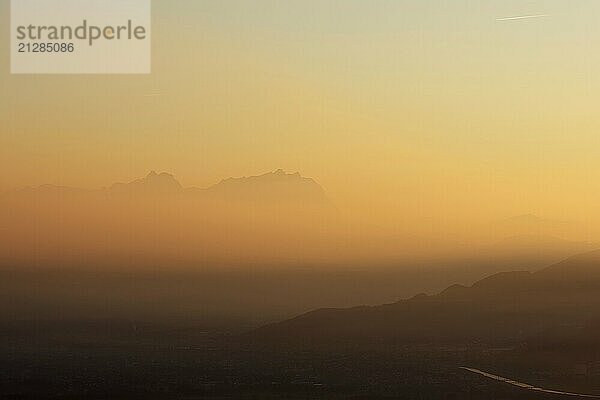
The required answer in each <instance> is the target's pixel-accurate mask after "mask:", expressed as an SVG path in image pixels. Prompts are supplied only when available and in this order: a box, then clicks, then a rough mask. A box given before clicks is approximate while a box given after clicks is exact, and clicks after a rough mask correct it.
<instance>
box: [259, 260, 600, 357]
mask: <svg viewBox="0 0 600 400" xmlns="http://www.w3.org/2000/svg"><path fill="white" fill-rule="evenodd" d="M594 320H600V251H595V252H591V253H586V254H582V255H579V256H575V257H571V258H569V259H567V260H565V261H563V262H561V263H558V264H555V265H553V266H550V267H548V268H545V269H543V270H541V271H538V272H535V273H531V272H519V271H517V272H506V273H500V274H496V275H493V276H490V277H488V278H485V279H483V280H481V281H479V282H477V283H475V284H474V285H472V286H469V287H468V286H462V285H454V286H451V287H449V288H448V289H446V290H444V291H442V292H441V293H439V294H437V295H434V296H428V295H424V294H422V295H419V296H415V297H413V298H411V299H406V300H401V301H398V302H396V303H392V304H386V305H381V306H374V307H368V306H360V307H355V308H348V309H320V310H316V311H312V312H309V313H307V314H304V315H300V316H298V317H296V318H293V319H290V320H286V321H282V322H280V323H276V324H272V325H267V326H265V327H263V328H260V329H258V330H256V331H255V332H252V333H251V334H249V335H248V337H249V338H250V339H251V340H258V341H262V340H266V341H271V342H285V343H289V342H293V343H303V344H306V345H312V344H322V343H328V342H332V341H334V342H372V341H392V342H397V343H449V342H452V343H456V342H460V343H468V342H471V341H487V342H494V341H515V342H517V341H522V340H525V339H526V338H528V337H532V336H535V335H537V334H539V333H540V332H543V331H544V330H548V329H552V328H553V327H557V326H582V325H585V324H588V323H590V321H594ZM599 340H600V339H599Z"/></svg>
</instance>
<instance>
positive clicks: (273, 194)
mask: <svg viewBox="0 0 600 400" xmlns="http://www.w3.org/2000/svg"><path fill="white" fill-rule="evenodd" d="M98 192H103V193H107V194H110V195H128V196H142V195H146V196H147V195H162V196H173V195H177V196H181V195H203V196H205V197H207V198H212V199H218V200H227V201H235V202H240V201H255V202H257V201H261V200H271V201H283V202H297V203H303V204H306V205H316V204H322V205H324V206H327V207H332V204H331V202H330V201H329V199H328V198H327V196H326V194H325V191H324V190H323V188H322V187H321V186H320V185H319V184H318V183H317V182H316V181H315V180H314V179H313V178H307V177H303V176H302V175H300V173H299V172H295V173H287V172H285V171H284V170H283V169H278V170H276V171H273V172H268V173H265V174H262V175H257V176H248V177H239V178H233V177H232V178H227V179H223V180H221V181H220V182H219V183H217V184H214V185H212V186H209V187H207V188H197V187H189V188H184V187H183V186H182V185H181V183H180V182H179V181H178V180H177V179H176V178H175V176H174V175H172V174H170V173H167V172H161V173H157V172H156V171H151V172H150V173H148V174H147V175H146V176H145V177H143V178H139V179H135V180H133V181H130V182H128V183H115V184H113V185H111V186H109V187H108V188H105V189H99V190H86V189H80V188H73V187H66V186H56V185H41V186H37V187H28V188H25V189H21V190H19V191H17V193H19V194H22V195H37V196H40V195H42V196H43V195H61V196H64V195H71V194H93V193H98Z"/></svg>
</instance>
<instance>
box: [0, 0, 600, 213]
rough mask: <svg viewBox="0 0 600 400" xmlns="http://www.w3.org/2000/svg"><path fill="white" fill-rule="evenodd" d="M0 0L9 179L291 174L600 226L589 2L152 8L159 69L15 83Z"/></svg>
mask: <svg viewBox="0 0 600 400" xmlns="http://www.w3.org/2000/svg"><path fill="white" fill-rule="evenodd" d="M0 4H1V5H0V26H1V27H2V28H1V29H0V35H1V36H0V54H2V61H3V62H2V63H1V64H0V168H1V169H2V171H3V172H2V174H1V176H0V187H4V188H14V187H20V186H25V185H37V184H42V183H54V184H62V185H74V186H84V187H100V186H103V185H108V184H110V183H112V182H113V181H115V180H131V179H134V178H136V177H139V176H141V175H144V174H145V173H147V171H148V170H150V169H156V170H167V171H170V172H172V173H174V174H175V175H176V176H177V177H178V178H179V179H180V180H181V182H182V183H183V184H184V185H186V186H189V185H197V186H203V185H208V184H211V183H214V182H215V181H218V180H219V179H221V178H223V177H227V176H240V175H252V174H258V173H262V172H266V171H269V170H274V169H277V168H284V169H286V170H289V171H300V172H301V173H302V174H303V175H305V176H311V177H314V178H316V179H317V180H318V181H319V182H320V183H321V184H322V185H323V186H324V187H325V188H326V190H327V192H328V194H329V196H330V197H331V198H332V199H333V200H334V202H336V203H337V204H338V205H339V206H340V207H341V208H342V209H345V210H349V211H351V212H352V210H361V212H363V213H365V215H366V216H368V215H369V214H377V213H378V212H379V211H380V210H385V212H386V213H392V214H393V215H398V216H404V215H409V216H411V217H414V218H429V217H432V218H433V217H436V218H440V217H441V218H446V219H460V218H463V217H464V216H465V215H469V216H474V217H477V218H478V217H482V218H488V217H490V218H492V217H496V216H510V215H514V214H521V213H529V212H533V213H538V214H540V215H545V216H549V217H557V218H576V219H585V218H587V217H588V216H590V215H592V214H593V216H594V217H597V216H599V215H598V214H599V213H598V211H596V208H597V199H598V194H600V157H599V155H600V112H598V107H599V104H600V90H599V89H600V78H599V76H598V71H600V24H599V23H598V21H599V18H600V2H598V1H597V0H568V1H567V0H560V1H559V0H554V1H525V0H518V1H516V0H496V1H485V0H471V1H465V0H448V1H438V0H429V1H422V0H412V1H403V0H361V1H358V0H337V1H327V0H289V1H276V0H254V1H250V0H244V1H242V0H239V1H232V0H215V1H204V0H170V1H161V0H155V1H154V21H153V73H152V75H150V76H143V75H139V76H136V75H133V76H118V75H114V76H108V75H107V76H18V75H13V76H11V75H10V74H9V57H8V54H9V51H8V36H9V16H8V9H9V8H8V5H9V1H8V0H0ZM537 14H544V15H547V16H546V17H540V18H532V19H523V20H515V21H497V19H498V18H505V17H511V16H520V15H537ZM594 213H595V214H594Z"/></svg>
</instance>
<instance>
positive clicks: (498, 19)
mask: <svg viewBox="0 0 600 400" xmlns="http://www.w3.org/2000/svg"><path fill="white" fill-rule="evenodd" d="M544 17H549V15H548V14H535V15H517V16H515V17H504V18H496V21H515V20H518V19H530V18H544Z"/></svg>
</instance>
